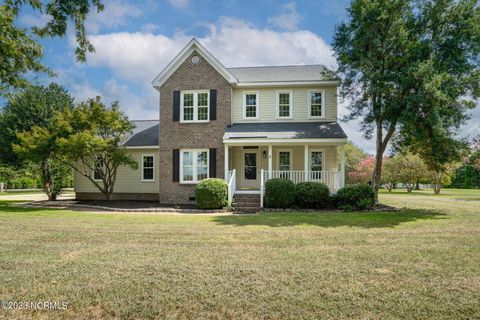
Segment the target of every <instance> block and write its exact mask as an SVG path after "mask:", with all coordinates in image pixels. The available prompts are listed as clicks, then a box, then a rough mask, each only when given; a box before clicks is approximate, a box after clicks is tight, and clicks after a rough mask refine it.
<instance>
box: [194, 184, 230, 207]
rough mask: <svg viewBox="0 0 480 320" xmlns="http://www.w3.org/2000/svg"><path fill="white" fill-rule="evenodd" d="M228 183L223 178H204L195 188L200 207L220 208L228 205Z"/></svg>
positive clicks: (197, 203) (197, 202)
mask: <svg viewBox="0 0 480 320" xmlns="http://www.w3.org/2000/svg"><path fill="white" fill-rule="evenodd" d="M227 195H228V185H227V183H226V182H225V180H223V179H218V178H210V179H205V180H202V181H201V182H200V183H199V184H197V187H196V188H195V200H196V205H197V208H198V209H220V208H223V207H225V206H227V204H228V201H227Z"/></svg>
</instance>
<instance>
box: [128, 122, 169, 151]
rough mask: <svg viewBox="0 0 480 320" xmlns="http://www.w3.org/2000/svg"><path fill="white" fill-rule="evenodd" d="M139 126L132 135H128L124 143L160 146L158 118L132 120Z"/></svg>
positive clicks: (131, 145) (133, 145)
mask: <svg viewBox="0 0 480 320" xmlns="http://www.w3.org/2000/svg"><path fill="white" fill-rule="evenodd" d="M132 122H133V123H135V125H136V126H137V127H136V128H135V129H133V133H132V135H130V136H128V137H127V140H126V142H125V143H124V144H123V145H124V146H127V147H145V146H147V147H149V146H158V142H159V139H158V135H159V131H160V128H159V121H158V120H132Z"/></svg>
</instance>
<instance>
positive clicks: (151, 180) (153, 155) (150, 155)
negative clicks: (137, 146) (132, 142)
mask: <svg viewBox="0 0 480 320" xmlns="http://www.w3.org/2000/svg"><path fill="white" fill-rule="evenodd" d="M145 157H152V158H153V167H152V172H153V175H152V179H145V176H144V172H143V169H144V167H143V164H144V158H145ZM141 161H142V172H141V178H142V179H141V180H142V182H155V154H153V153H142V158H141Z"/></svg>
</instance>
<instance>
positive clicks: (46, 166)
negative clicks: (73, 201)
mask: <svg viewBox="0 0 480 320" xmlns="http://www.w3.org/2000/svg"><path fill="white" fill-rule="evenodd" d="M40 170H41V172H42V182H43V189H44V190H45V193H46V194H47V197H48V200H49V201H56V200H57V193H56V192H55V191H54V190H55V188H54V186H53V181H52V167H51V165H50V163H48V162H47V161H43V162H41V163H40Z"/></svg>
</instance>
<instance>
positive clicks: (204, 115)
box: [180, 90, 210, 122]
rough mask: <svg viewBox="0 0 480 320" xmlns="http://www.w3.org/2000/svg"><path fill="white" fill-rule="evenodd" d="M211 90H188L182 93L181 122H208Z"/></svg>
mask: <svg viewBox="0 0 480 320" xmlns="http://www.w3.org/2000/svg"><path fill="white" fill-rule="evenodd" d="M209 111H210V91H209V90H186V91H182V92H181V93H180V122H208V121H209V120H210V119H209V113H210V112H209Z"/></svg>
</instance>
